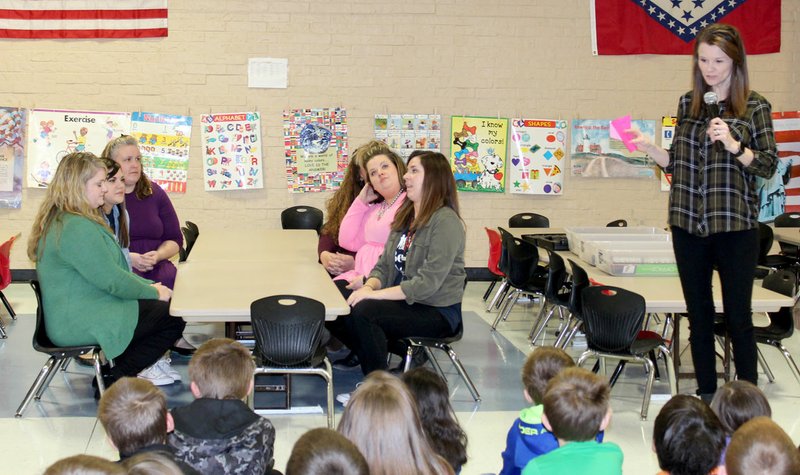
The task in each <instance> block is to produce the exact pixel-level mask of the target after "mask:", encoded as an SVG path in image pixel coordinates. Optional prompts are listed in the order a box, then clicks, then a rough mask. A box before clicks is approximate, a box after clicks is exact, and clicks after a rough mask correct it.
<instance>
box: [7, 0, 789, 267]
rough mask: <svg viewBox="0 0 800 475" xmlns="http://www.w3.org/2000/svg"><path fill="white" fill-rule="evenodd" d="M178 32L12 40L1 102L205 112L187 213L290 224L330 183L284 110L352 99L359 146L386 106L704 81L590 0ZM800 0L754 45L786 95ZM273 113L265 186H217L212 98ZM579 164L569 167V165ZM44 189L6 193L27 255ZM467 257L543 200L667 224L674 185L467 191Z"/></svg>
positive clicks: (553, 214) (782, 105)
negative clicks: (312, 172)
mask: <svg viewBox="0 0 800 475" xmlns="http://www.w3.org/2000/svg"><path fill="white" fill-rule="evenodd" d="M169 8H170V11H169V30H170V33H169V37H168V38H163V39H145V40H138V41H132V40H95V41H91V40H81V41H51V40H40V41H28V40H5V41H0V65H2V67H0V71H1V72H0V78H2V81H1V82H0V84H2V86H0V105H5V106H20V107H28V108H32V107H42V108H72V109H88V110H123V111H125V110H127V111H151V112H162V113H173V114H190V115H192V116H193V117H194V118H195V127H194V130H193V133H192V134H193V144H194V145H193V146H192V149H191V158H190V178H189V183H188V192H187V193H186V194H177V195H172V196H171V197H172V200H173V203H174V204H175V207H176V209H177V211H178V214H179V217H180V218H181V220H187V219H188V220H192V221H194V222H196V223H197V224H198V225H199V226H200V228H201V229H202V228H203V227H204V226H216V225H223V226H236V225H240V224H246V225H249V226H264V227H271V228H278V227H280V220H279V216H280V211H281V210H282V209H284V208H286V207H288V206H293V205H296V204H308V205H313V206H317V207H321V208H322V207H324V202H325V200H326V199H327V198H328V197H329V196H330V194H329V193H321V194H290V193H288V192H287V188H286V177H285V171H284V159H283V139H282V111H283V110H284V109H287V108H295V107H336V106H341V107H345V108H347V114H348V125H349V130H350V132H349V141H350V146H351V149H352V148H354V146H356V145H358V144H360V143H363V142H364V141H366V140H369V139H370V138H371V137H372V117H373V115H374V114H376V113H438V114H442V116H443V118H445V120H443V131H442V138H443V140H442V143H443V148H444V150H443V151H444V152H445V153H447V152H448V151H449V143H450V140H446V138H447V137H449V136H450V134H449V133H450V131H449V121H448V120H446V119H447V118H449V116H451V115H484V116H501V117H514V116H527V117H531V118H556V119H573V118H613V117H617V116H620V115H624V114H626V113H631V114H632V115H633V116H634V118H647V119H658V118H659V117H661V116H662V115H665V114H672V113H674V112H675V109H676V106H677V100H678V97H679V95H680V94H681V93H683V92H685V90H687V89H688V87H689V70H690V58H689V57H688V56H684V57H676V56H654V55H642V56H629V57H624V56H620V57H614V56H603V57H595V56H592V55H591V39H590V25H589V2H587V1H586V0H560V1H555V0H514V1H509V0H498V1H492V2H486V1H478V0H459V1H454V0H405V1H403V2H397V1H390V0H349V1H345V0H331V1H319V0H317V1H314V0H295V1H262V2H253V1H243V0H227V1H222V2H220V1H210V0H194V1H188V0H170V2H169ZM799 15H800V2H795V1H790V0H786V1H784V2H783V11H782V19H783V20H782V44H783V45H782V51H781V52H780V53H778V54H771V55H762V56H751V57H750V58H749V64H750V70H751V80H752V86H753V88H754V89H756V90H758V91H759V92H761V93H762V94H764V95H765V96H766V97H767V98H768V99H769V100H770V101H771V102H772V104H773V107H774V109H775V110H795V109H800V97H798V92H797V91H798V86H799V85H800V78H798V75H799V74H798V73H799V71H800V70H799V69H798V63H800V34H798V23H800V19H799V18H798V16H799ZM251 57H277V58H288V60H289V87H288V88H287V89H248V87H247V61H248V58H251ZM249 110H257V111H259V112H260V113H261V114H262V127H263V131H262V134H263V137H264V143H263V153H264V157H265V174H266V179H265V188H264V189H263V190H251V191H238V192H237V191H223V192H213V193H210V192H205V191H203V183H202V176H201V171H202V170H201V156H200V155H201V152H200V147H199V145H198V144H199V136H200V132H199V128H198V126H197V122H198V121H199V116H200V114H203V113H223V112H241V111H249ZM568 168H569V167H568V166H567V167H565V169H567V170H568ZM43 193H44V192H43V191H42V190H37V189H25V190H24V193H23V206H22V209H20V210H0V237H5V236H8V235H11V234H12V233H16V232H22V233H23V241H22V242H20V245H19V247H17V248H15V250H14V253H13V256H12V264H13V266H14V267H26V266H28V265H29V263H28V262H27V259H26V258H25V242H24V241H25V239H27V234H28V230H29V228H30V225H31V221H32V219H33V216H34V214H35V212H36V209H37V207H38V205H39V202H40V201H41V198H42V196H43ZM460 198H461V204H462V209H463V215H464V219H465V222H466V224H467V233H468V241H467V256H466V260H467V265H468V266H484V265H485V263H486V257H487V255H488V250H487V244H488V243H487V239H486V237H485V233H484V231H483V227H484V226H497V225H504V224H505V223H506V222H507V219H508V217H509V216H511V215H512V214H514V213H517V212H522V211H535V212H538V213H541V214H545V215H547V216H549V217H550V220H551V223H552V225H553V226H558V227H564V226H577V225H603V224H605V223H606V222H608V221H611V220H613V219H617V218H627V219H628V221H629V222H630V224H631V225H646V226H663V225H664V224H665V219H666V211H665V209H666V203H667V194H666V193H663V192H661V191H659V189H658V184H657V182H656V181H655V180H620V179H608V180H590V179H580V178H573V177H570V176H567V177H566V179H565V184H564V193H563V195H562V196H558V197H553V196H524V195H511V194H505V195H496V194H482V193H462V194H461V197H460Z"/></svg>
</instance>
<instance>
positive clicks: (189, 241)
mask: <svg viewBox="0 0 800 475" xmlns="http://www.w3.org/2000/svg"><path fill="white" fill-rule="evenodd" d="M186 224H189V221H187V222H186ZM181 231H182V232H183V238H184V241H185V242H184V246H185V247H184V248H183V249H180V250H179V251H178V254H179V256H178V261H179V262H184V261H186V259H188V258H189V254H190V253H191V252H192V248H193V247H194V243H195V242H196V241H197V238H198V236H199V235H200V231H198V230H197V226H196V225H194V226H192V227H190V226H184V227H181Z"/></svg>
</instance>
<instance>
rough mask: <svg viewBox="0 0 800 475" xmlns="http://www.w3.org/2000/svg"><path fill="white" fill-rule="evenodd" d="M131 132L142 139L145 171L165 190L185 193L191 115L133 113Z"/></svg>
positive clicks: (141, 150) (140, 141)
mask: <svg viewBox="0 0 800 475" xmlns="http://www.w3.org/2000/svg"><path fill="white" fill-rule="evenodd" d="M131 135H133V136H134V137H136V139H137V140H138V141H139V151H140V152H141V153H142V167H143V168H144V173H145V174H146V175H147V176H148V177H150V179H151V180H153V181H154V182H156V183H158V184H159V186H161V188H163V189H164V191H167V192H170V193H186V179H187V174H188V170H189V142H190V139H191V136H192V118H191V117H188V116H185V115H170V114H154V113H152V112H134V113H133V114H132V115H131Z"/></svg>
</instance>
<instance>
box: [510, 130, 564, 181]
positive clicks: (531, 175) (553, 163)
mask: <svg viewBox="0 0 800 475" xmlns="http://www.w3.org/2000/svg"><path fill="white" fill-rule="evenodd" d="M568 131H569V129H568V126H567V121H566V120H552V119H544V120H542V119H523V118H520V119H511V149H510V150H509V155H510V156H511V159H510V161H509V164H508V187H509V191H510V192H511V193H521V194H527V195H560V194H561V193H562V192H563V190H564V172H563V170H564V169H565V167H564V161H565V160H564V158H565V157H566V156H567V132H568Z"/></svg>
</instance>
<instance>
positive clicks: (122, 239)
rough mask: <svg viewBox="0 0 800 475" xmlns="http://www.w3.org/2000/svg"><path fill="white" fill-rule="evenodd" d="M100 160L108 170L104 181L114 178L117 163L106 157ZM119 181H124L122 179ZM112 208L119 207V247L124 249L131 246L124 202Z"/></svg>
mask: <svg viewBox="0 0 800 475" xmlns="http://www.w3.org/2000/svg"><path fill="white" fill-rule="evenodd" d="M100 160H102V161H103V163H104V164H105V166H106V170H108V172H107V173H106V180H110V179H112V178H114V175H116V174H117V172H119V171H120V169H121V167H120V166H119V163H117V162H115V161H114V160H111V159H110V158H108V157H101V158H100ZM120 179H124V177H122V178H120ZM114 206H118V207H119V246H120V247H121V248H123V249H125V248H127V247H129V246H130V244H131V238H130V235H129V233H128V219H127V213H126V212H125V200H122V203H120V204H118V205H114Z"/></svg>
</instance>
